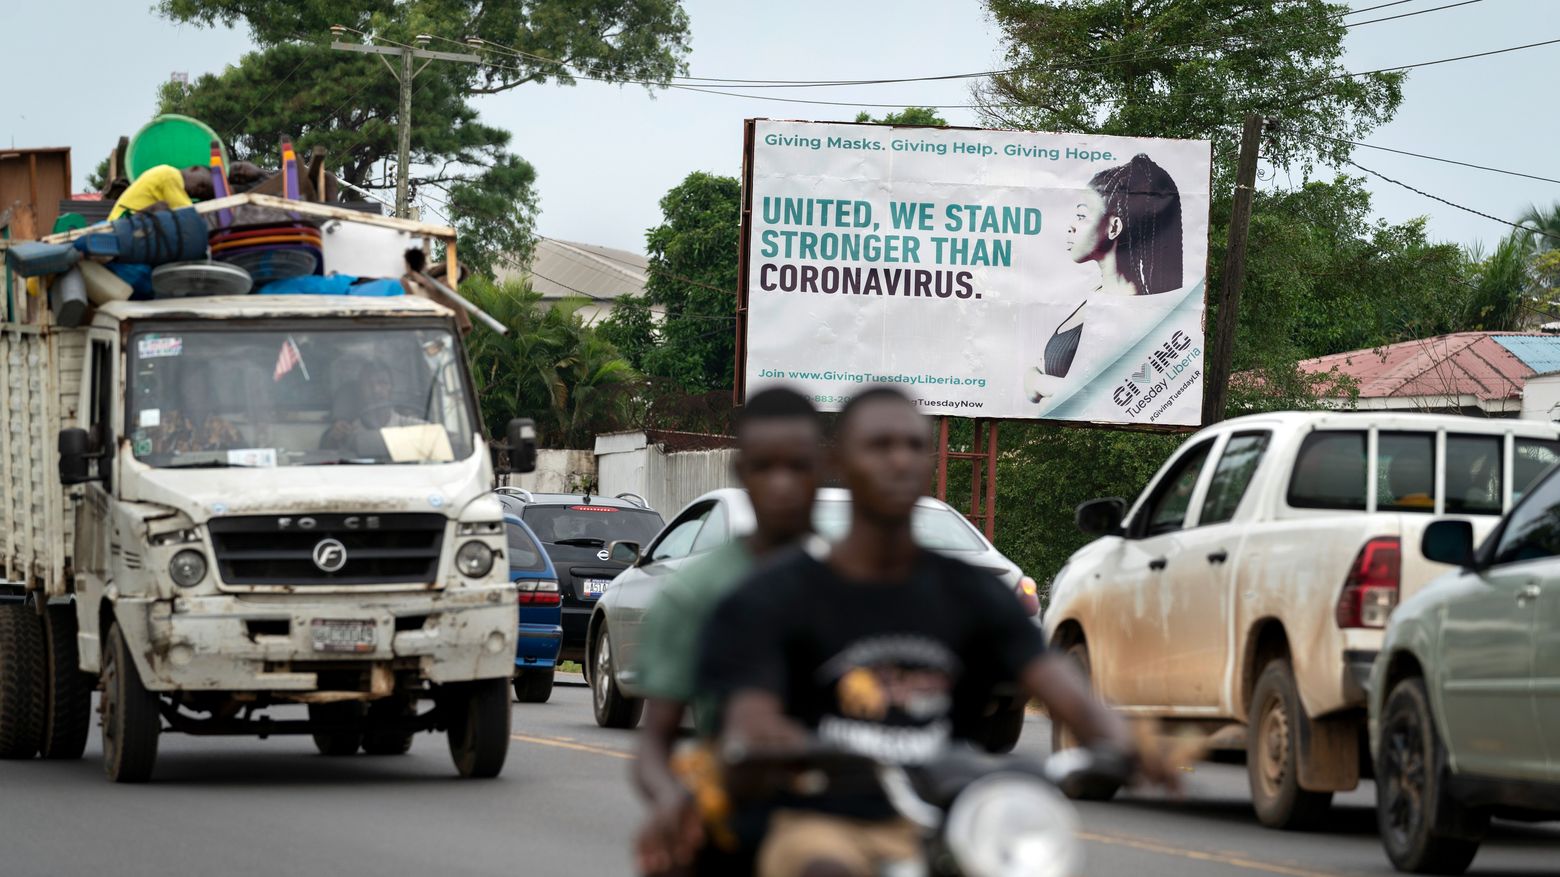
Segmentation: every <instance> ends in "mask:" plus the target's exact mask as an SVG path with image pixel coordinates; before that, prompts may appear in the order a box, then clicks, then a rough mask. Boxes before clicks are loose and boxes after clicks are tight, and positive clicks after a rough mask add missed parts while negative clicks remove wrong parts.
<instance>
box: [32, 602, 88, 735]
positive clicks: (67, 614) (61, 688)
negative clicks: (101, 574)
mask: <svg viewBox="0 0 1560 877" xmlns="http://www.w3.org/2000/svg"><path fill="white" fill-rule="evenodd" d="M43 633H44V639H45V641H46V642H47V644H48V654H49V684H48V693H47V696H46V698H45V701H46V707H47V708H46V709H45V711H44V722H43V746H42V752H43V757H44V758H52V759H58V760H62V761H74V760H75V759H78V758H80V757H81V754H82V753H83V752H85V751H86V749H87V732H88V731H90V730H91V718H92V689H93V688H94V687H96V686H95V680H93V678H92V677H91V676H88V675H87V674H85V673H83V672H81V658H80V655H79V654H78V652H77V651H76V607H75V605H74V604H70V603H56V604H54V605H52V606H50V607H48V611H47V612H46V613H45V614H44V616H43Z"/></svg>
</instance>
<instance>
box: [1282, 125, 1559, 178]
mask: <svg viewBox="0 0 1560 877" xmlns="http://www.w3.org/2000/svg"><path fill="white" fill-rule="evenodd" d="M1279 130H1281V131H1288V132H1290V133H1292V134H1298V135H1300V136H1301V137H1314V138H1317V139H1321V140H1331V141H1332V142H1334V143H1347V144H1348V145H1350V146H1357V147H1362V148H1364V149H1375V150H1379V151H1381V152H1390V153H1393V154H1395V155H1406V156H1409V157H1411V158H1422V159H1424V160H1426V161H1438V162H1441V163H1443V164H1453V165H1457V166H1458V167H1466V168H1472V169H1474V170H1480V171H1489V172H1490V173H1494V174H1505V175H1506V176H1510V177H1521V178H1522V179H1525V180H1537V181H1538V182H1540V183H1555V184H1557V185H1560V179H1555V178H1554V177H1541V176H1538V175H1536V174H1529V173H1523V172H1522V171H1513V170H1506V169H1505V168H1498V167H1490V166H1488V165H1482V164H1474V163H1472V162H1467V161H1459V160H1457V159H1455V158H1444V157H1442V156H1439V155H1425V154H1424V153H1422V152H1409V151H1408V150H1406V149H1394V148H1392V147H1390V146H1378V145H1376V144H1374V143H1361V142H1359V141H1357V140H1347V139H1345V138H1342V137H1333V136H1331V135H1328V134H1320V133H1317V132H1315V131H1302V130H1301V129H1299V128H1287V127H1283V126H1279Z"/></svg>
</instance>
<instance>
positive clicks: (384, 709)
mask: <svg viewBox="0 0 1560 877" xmlns="http://www.w3.org/2000/svg"><path fill="white" fill-rule="evenodd" d="M416 713H417V706H416V704H415V703H414V702H413V701H412V700H411V699H410V698H407V697H387V698H385V699H383V700H376V701H374V702H373V703H371V704H369V705H368V718H367V719H366V720H365V730H364V731H363V751H364V752H366V753H368V754H369V755H405V754H406V753H408V752H410V751H412V738H413V737H415V736H416V732H413V731H393V730H392V731H387V730H382V728H383V726H384V725H387V724H391V723H399V722H404V721H406V720H407V719H408V718H411V717H412V716H414V715H416Z"/></svg>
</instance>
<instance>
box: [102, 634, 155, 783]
mask: <svg viewBox="0 0 1560 877" xmlns="http://www.w3.org/2000/svg"><path fill="white" fill-rule="evenodd" d="M161 733H162V714H161V712H160V710H159V709H158V697H157V693H156V692H152V691H147V690H146V686H144V685H142V684H141V672H140V671H139V670H137V669H136V667H135V660H134V659H133V658H132V657H131V656H130V647H129V646H128V645H126V644H125V635H124V633H122V632H121V631H120V630H119V625H118V624H117V623H116V624H114V625H112V626H111V627H109V629H108V642H107V643H106V644H105V646H104V649H103V772H104V773H106V774H108V778H109V779H110V780H112V781H113V782H116V783H144V782H146V781H147V780H149V779H151V777H152V768H153V767H155V766H156V764H157V736H158V735H159V734H161Z"/></svg>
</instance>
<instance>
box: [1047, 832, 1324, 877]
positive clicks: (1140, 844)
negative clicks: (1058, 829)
mask: <svg viewBox="0 0 1560 877" xmlns="http://www.w3.org/2000/svg"><path fill="white" fill-rule="evenodd" d="M1078 837H1079V839H1080V840H1086V841H1092V842H1094V843H1101V844H1106V845H1109V846H1117V847H1131V848H1132V849H1136V850H1143V851H1145V852H1150V853H1159V854H1160V855H1165V856H1179V857H1181V858H1183V859H1193V860H1195V861H1198V862H1212V863H1214V864H1218V865H1228V866H1230V867H1232V868H1242V869H1245V870H1247V871H1262V872H1264V873H1267V874H1282V875H1284V877H1343V875H1341V874H1338V873H1337V872H1334V871H1312V870H1309V869H1306V868H1297V867H1293V866H1290V865H1278V864H1274V863H1271V862H1259V861H1257V860H1255V859H1249V858H1246V857H1245V856H1243V855H1239V854H1230V853H1208V852H1203V851H1202V850H1189V849H1185V848H1183V847H1174V846H1170V845H1169V844H1161V843H1155V842H1153V841H1146V840H1138V839H1137V838H1131V837H1121V836H1120V835H1114V834H1096V833H1094V832H1090V831H1080V832H1078Z"/></svg>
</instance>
